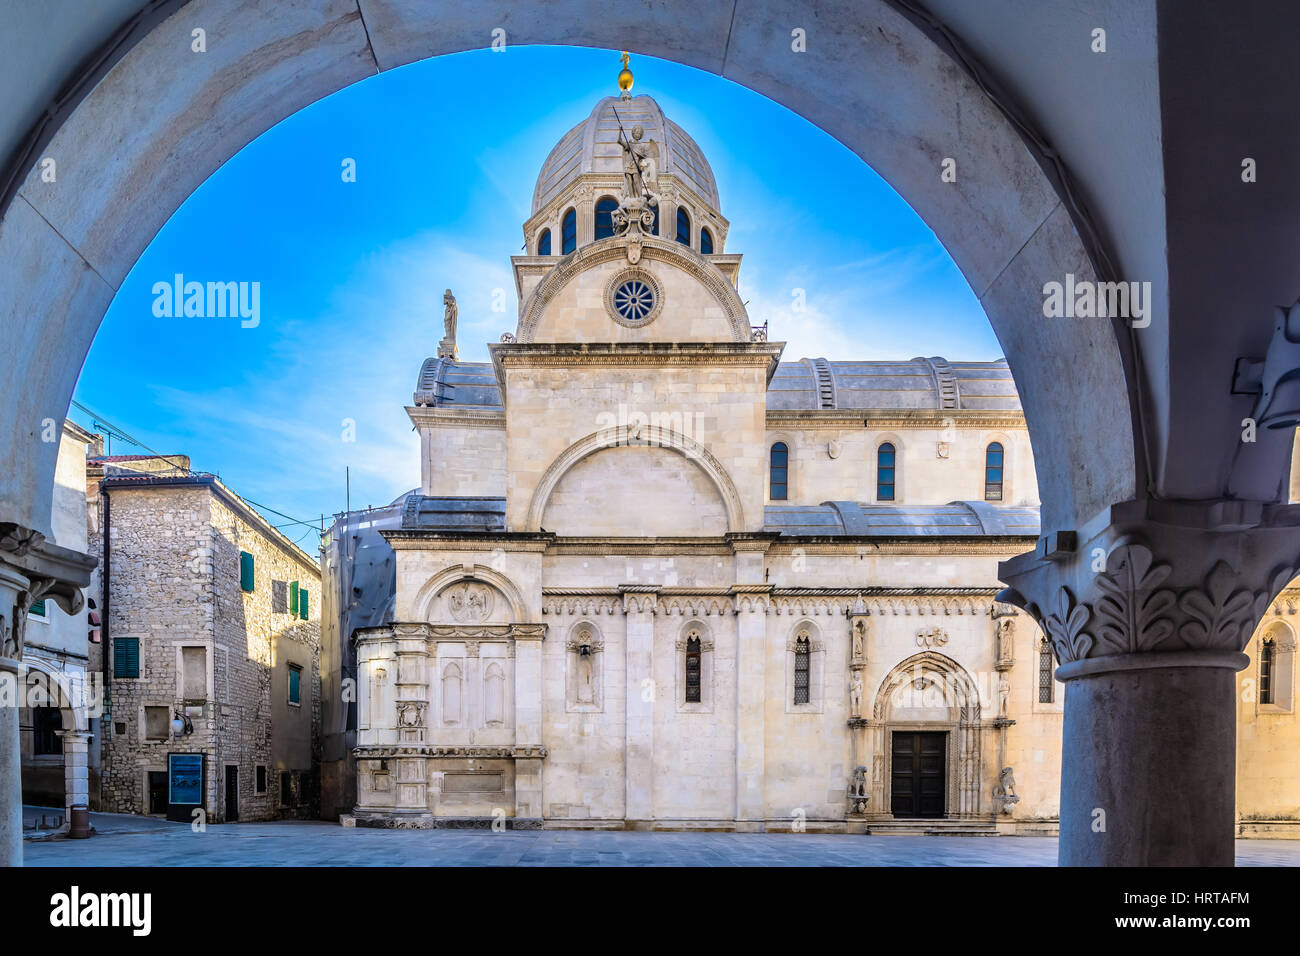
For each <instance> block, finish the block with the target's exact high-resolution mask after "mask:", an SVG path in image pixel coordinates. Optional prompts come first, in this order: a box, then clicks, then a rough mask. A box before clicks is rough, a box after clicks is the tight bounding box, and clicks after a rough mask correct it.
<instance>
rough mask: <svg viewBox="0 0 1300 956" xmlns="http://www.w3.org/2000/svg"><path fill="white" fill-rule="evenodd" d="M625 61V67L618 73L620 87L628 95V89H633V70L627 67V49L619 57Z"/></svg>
mask: <svg viewBox="0 0 1300 956" xmlns="http://www.w3.org/2000/svg"><path fill="white" fill-rule="evenodd" d="M619 59H620V60H622V61H623V69H621V70H619V73H618V88H619V89H620V90H622V91H623V95H624V96H627V95H628V90H630V89H632V71H631V70H629V69H628V68H627V61H628V59H629V58H628V55H627V50H624V51H623V55H622V56H621V57H619Z"/></svg>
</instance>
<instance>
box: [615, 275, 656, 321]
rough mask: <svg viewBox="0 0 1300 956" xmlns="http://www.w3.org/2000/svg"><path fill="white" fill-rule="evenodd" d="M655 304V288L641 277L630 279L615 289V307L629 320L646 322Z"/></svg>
mask: <svg viewBox="0 0 1300 956" xmlns="http://www.w3.org/2000/svg"><path fill="white" fill-rule="evenodd" d="M654 305H655V290H654V289H652V288H650V286H648V285H646V284H645V283H644V282H642V281H641V280H640V279H628V280H627V281H626V282H624V283H622V284H620V285H619V287H618V288H617V289H615V290H614V308H615V309H616V310H617V311H618V314H619V315H621V316H623V318H625V319H627V320H628V321H629V322H644V321H645V317H646V316H647V315H649V314H650V312H651V310H652V309H653V308H654Z"/></svg>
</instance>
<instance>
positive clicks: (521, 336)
mask: <svg viewBox="0 0 1300 956" xmlns="http://www.w3.org/2000/svg"><path fill="white" fill-rule="evenodd" d="M602 195H603V193H602ZM673 228H674V230H675V229H676V225H675V224H674V226H673ZM674 235H676V233H675V232H674ZM626 257H627V247H626V246H625V245H624V244H623V242H622V240H620V239H619V238H618V237H614V238H612V239H600V240H598V241H596V242H591V243H588V244H587V245H581V246H579V247H578V248H577V250H575V251H574V252H572V253H570V254H569V255H568V256H566V257H565V258H564V260H563V261H562V262H560V263H558V264H557V265H556V266H555V267H554V268H553V269H551V271H550V272H548V273H546V275H545V277H544V278H543V279H542V281H541V282H539V283H538V284H537V288H535V289H534V290H533V291H532V294H530V295H529V296H528V298H527V299H525V300H524V301H523V303H522V304H521V305H520V309H519V327H518V330H517V331H516V332H515V336H516V338H517V339H518V340H519V341H520V342H532V341H533V339H534V336H535V335H536V334H537V328H538V325H539V324H540V323H541V320H542V316H543V315H544V314H545V312H546V307H547V305H548V304H550V302H551V300H552V299H554V298H555V297H556V296H557V295H558V294H559V293H560V291H561V290H563V289H564V288H565V287H566V286H567V285H568V284H569V282H570V281H572V280H573V279H575V278H576V277H578V276H580V275H582V274H583V273H584V272H586V271H587V270H588V269H590V268H592V267H593V266H598V265H601V264H603V263H606V262H611V261H615V260H620V259H625V258H626ZM641 259H642V260H643V261H647V262H663V263H666V264H668V265H670V266H672V267H674V268H677V269H680V270H681V271H683V272H685V273H686V274H687V275H689V276H691V277H692V278H694V279H696V280H697V281H698V282H700V284H702V285H703V286H704V287H705V289H707V290H708V291H709V292H710V293H711V294H712V295H713V297H714V299H716V300H717V302H718V304H719V305H720V306H721V307H722V311H723V312H724V313H725V315H726V319H727V324H728V325H729V326H730V327H731V336H732V340H733V341H736V342H748V341H749V333H750V327H749V312H748V311H747V310H746V309H745V303H744V302H743V301H742V300H741V298H740V293H739V292H737V291H736V287H735V286H733V285H732V284H731V283H730V282H729V281H728V280H727V277H726V276H724V275H723V274H722V272H721V270H719V269H718V267H717V266H716V265H714V264H713V263H712V262H710V261H709V260H708V259H706V258H705V257H704V256H702V255H700V254H699V253H698V252H697V251H695V250H694V249H692V248H691V247H690V246H684V245H682V244H681V243H680V242H677V241H676V240H674V239H664V238H663V237H662V236H646V237H645V238H644V239H643V240H642V245H641Z"/></svg>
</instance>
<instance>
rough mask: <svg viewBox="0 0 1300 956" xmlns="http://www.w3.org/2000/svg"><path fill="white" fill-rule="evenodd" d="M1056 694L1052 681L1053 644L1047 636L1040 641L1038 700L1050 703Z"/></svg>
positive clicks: (1042, 702) (1041, 702)
mask: <svg viewBox="0 0 1300 956" xmlns="http://www.w3.org/2000/svg"><path fill="white" fill-rule="evenodd" d="M1055 694H1056V685H1055V684H1054V683H1053V682H1052V645H1051V644H1050V643H1049V642H1048V640H1047V638H1043V639H1042V640H1041V641H1039V642H1038V702H1039V703H1040V704H1050V703H1051V702H1052V698H1053V696H1055Z"/></svg>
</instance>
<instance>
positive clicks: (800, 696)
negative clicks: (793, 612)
mask: <svg viewBox="0 0 1300 956" xmlns="http://www.w3.org/2000/svg"><path fill="white" fill-rule="evenodd" d="M811 657H812V650H811V647H810V645H809V642H808V636H807V635H806V634H800V635H799V638H798V639H797V640H796V641H795V642H794V702H795V703H796V704H806V703H808V701H809V695H808V689H809V683H808V670H809V661H810V658H811Z"/></svg>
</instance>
